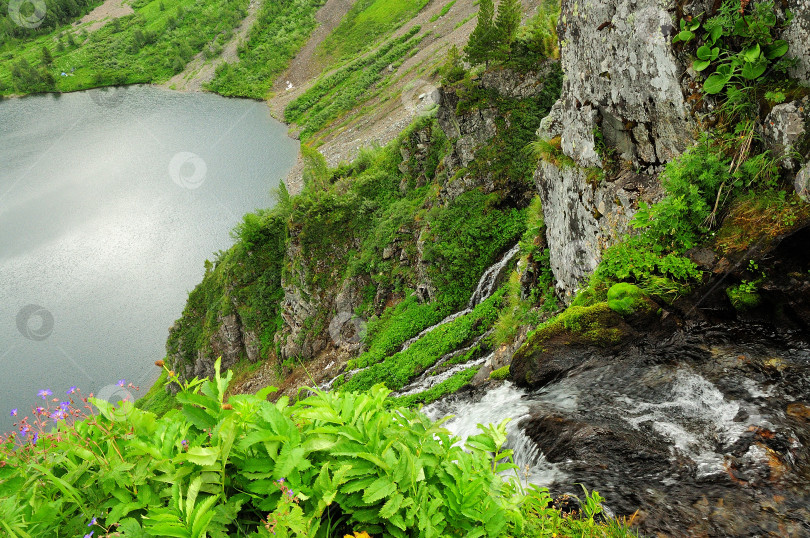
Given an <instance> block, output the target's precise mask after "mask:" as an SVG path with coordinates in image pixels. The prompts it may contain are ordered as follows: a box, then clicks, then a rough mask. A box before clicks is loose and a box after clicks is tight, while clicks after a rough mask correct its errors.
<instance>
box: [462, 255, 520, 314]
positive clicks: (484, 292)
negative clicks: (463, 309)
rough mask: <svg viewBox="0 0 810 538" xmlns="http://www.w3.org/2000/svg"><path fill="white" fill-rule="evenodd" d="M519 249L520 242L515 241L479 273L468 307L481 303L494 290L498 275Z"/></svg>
mask: <svg viewBox="0 0 810 538" xmlns="http://www.w3.org/2000/svg"><path fill="white" fill-rule="evenodd" d="M519 251H520V243H517V244H516V245H515V246H513V247H512V248H511V249H509V252H507V253H506V254H504V255H503V257H502V258H501V259H500V260H498V262H497V263H496V264H495V265H493V266H492V267H490V268H489V269H487V270H486V271H484V274H483V275H481V279H480V280H479V281H478V286H476V287H475V291H474V292H473V294H472V297H470V302H469V303H468V304H467V308H468V309H472V308H473V307H475V305H477V304H480V303H482V302H483V301H485V300H487V298H489V296H490V295H492V293H493V292H494V291H495V284H496V283H497V282H498V277H499V276H500V275H501V273H502V272H503V270H504V268H505V267H506V265H507V264H508V263H509V262H510V261H512V258H514V257H515V256H517V253H518V252H519Z"/></svg>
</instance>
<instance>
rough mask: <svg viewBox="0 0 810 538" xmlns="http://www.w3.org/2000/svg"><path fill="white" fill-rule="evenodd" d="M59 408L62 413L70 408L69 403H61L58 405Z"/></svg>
mask: <svg viewBox="0 0 810 538" xmlns="http://www.w3.org/2000/svg"><path fill="white" fill-rule="evenodd" d="M59 407H60V408H61V409H62V411H67V410H68V408H69V407H70V402H62V403H60V404H59Z"/></svg>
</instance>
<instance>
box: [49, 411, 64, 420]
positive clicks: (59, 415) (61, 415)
mask: <svg viewBox="0 0 810 538" xmlns="http://www.w3.org/2000/svg"><path fill="white" fill-rule="evenodd" d="M65 416H66V414H65V410H64V409H57V410H56V411H54V412H53V413H51V418H52V419H53V421H54V422H59V419H63V418H65Z"/></svg>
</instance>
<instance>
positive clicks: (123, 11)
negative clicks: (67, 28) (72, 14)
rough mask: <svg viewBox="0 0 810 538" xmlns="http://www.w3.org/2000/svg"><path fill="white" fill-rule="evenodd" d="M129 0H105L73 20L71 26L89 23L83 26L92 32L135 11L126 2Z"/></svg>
mask: <svg viewBox="0 0 810 538" xmlns="http://www.w3.org/2000/svg"><path fill="white" fill-rule="evenodd" d="M128 1H129V0H105V2H104V3H103V4H101V5H100V6H98V7H97V8H95V9H94V10H93V11H91V12H90V13H88V14H87V15H85V16H84V17H82V18H81V19H80V20H79V21H77V22H75V23H74V24H73V26H81V25H82V24H86V23H90V24H89V25H88V26H86V27H85V28H84V30H86V31H87V32H88V33H90V32H94V31H96V30H98V29H99V28H101V27H102V26H104V25H105V24H107V23H108V22H109V21H111V20H113V19H117V18H118V17H123V16H125V15H129V14H131V13H135V11H134V10H133V9H132V7H130V6H129V5H128V4H127V2H128Z"/></svg>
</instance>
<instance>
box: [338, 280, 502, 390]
mask: <svg viewBox="0 0 810 538" xmlns="http://www.w3.org/2000/svg"><path fill="white" fill-rule="evenodd" d="M504 291H505V290H504V289H501V290H499V291H498V292H496V293H494V294H493V295H492V297H490V298H489V299H487V300H486V301H484V302H483V303H481V304H480V305H478V306H476V307H475V308H474V309H473V311H472V312H470V313H469V314H466V315H464V316H460V317H458V318H456V319H454V320H453V321H451V322H450V323H446V324H444V325H442V326H440V327H438V328H436V329H434V330H433V331H431V332H429V333H428V334H427V335H425V336H424V337H422V338H420V339H419V340H417V341H416V342H414V343H413V344H411V345H410V347H408V349H406V350H405V351H401V352H397V353H395V354H393V355H391V356H389V357H386V358H385V359H384V360H383V362H380V363H376V364H371V365H370V367H369V368H368V369H366V370H364V371H362V372H359V373H358V374H356V375H354V376H353V377H352V378H351V379H349V381H347V382H346V384H345V385H343V386H342V387H341V390H347V391H351V390H368V389H369V388H370V387H371V386H373V385H375V384H377V383H383V384H385V386H386V387H388V388H389V389H391V390H398V389H401V388H402V387H404V386H405V385H407V384H408V382H409V381H411V380H412V379H414V378H415V377H417V376H418V375H419V374H421V373H422V372H424V371H425V370H426V369H427V368H429V367H430V366H433V364H435V363H436V361H437V360H439V359H440V358H441V357H442V356H443V355H445V354H447V353H449V352H451V351H454V350H457V349H459V348H461V347H463V345H464V344H468V343H470V342H471V341H472V339H473V338H475V337H476V336H480V335H482V334H484V333H485V332H486V331H488V330H489V329H490V328H491V327H492V325H493V323H495V320H496V319H497V317H498V310H499V308H500V307H501V302H502V299H503V295H504ZM369 364H370V363H366V362H364V357H363V356H362V355H361V357H360V358H358V359H357V360H356V361H355V363H354V365H355V366H357V367H363V366H368V365H369Z"/></svg>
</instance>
